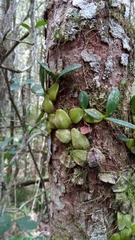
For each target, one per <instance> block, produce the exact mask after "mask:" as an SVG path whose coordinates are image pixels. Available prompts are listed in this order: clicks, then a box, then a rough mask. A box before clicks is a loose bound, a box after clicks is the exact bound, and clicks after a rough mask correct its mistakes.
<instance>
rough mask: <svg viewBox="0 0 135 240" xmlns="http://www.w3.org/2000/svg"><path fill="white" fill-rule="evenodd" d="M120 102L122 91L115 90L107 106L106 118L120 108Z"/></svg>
mask: <svg viewBox="0 0 135 240" xmlns="http://www.w3.org/2000/svg"><path fill="white" fill-rule="evenodd" d="M119 100H120V91H119V90H118V88H113V89H112V91H111V92H110V94H109V97H108V99H107V104H106V117H109V116H110V115H111V114H113V113H114V112H115V110H116V108H117V106H118V103H119Z"/></svg>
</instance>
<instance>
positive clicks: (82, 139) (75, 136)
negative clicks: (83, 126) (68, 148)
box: [71, 128, 90, 150]
mask: <svg viewBox="0 0 135 240" xmlns="http://www.w3.org/2000/svg"><path fill="white" fill-rule="evenodd" d="M71 139H72V145H73V148H75V149H81V150H86V149H88V148H89V147H90V143H89V141H88V139H87V137H86V136H85V135H83V134H82V133H80V131H78V130H77V129H76V128H72V129H71Z"/></svg>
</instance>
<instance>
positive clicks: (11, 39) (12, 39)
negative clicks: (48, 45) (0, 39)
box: [6, 38, 34, 46]
mask: <svg viewBox="0 0 135 240" xmlns="http://www.w3.org/2000/svg"><path fill="white" fill-rule="evenodd" d="M6 40H10V41H14V42H16V41H17V42H19V43H24V44H28V45H31V46H33V45H34V42H33V43H30V42H23V41H20V40H16V39H14V38H6Z"/></svg>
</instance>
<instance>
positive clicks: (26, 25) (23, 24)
mask: <svg viewBox="0 0 135 240" xmlns="http://www.w3.org/2000/svg"><path fill="white" fill-rule="evenodd" d="M21 25H22V27H24V28H27V29H28V30H30V26H29V25H28V24H26V23H22V24H21Z"/></svg>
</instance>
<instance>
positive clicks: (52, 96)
mask: <svg viewBox="0 0 135 240" xmlns="http://www.w3.org/2000/svg"><path fill="white" fill-rule="evenodd" d="M58 91H59V84H58V83H57V82H55V83H54V84H52V86H51V87H50V88H49V90H48V94H49V99H50V100H51V101H52V102H53V101H55V100H56V98H57V94H58Z"/></svg>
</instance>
